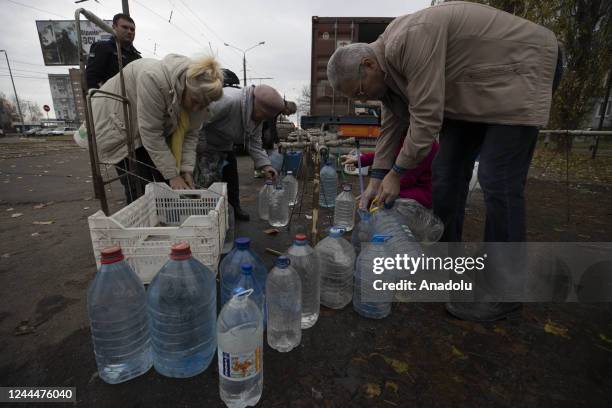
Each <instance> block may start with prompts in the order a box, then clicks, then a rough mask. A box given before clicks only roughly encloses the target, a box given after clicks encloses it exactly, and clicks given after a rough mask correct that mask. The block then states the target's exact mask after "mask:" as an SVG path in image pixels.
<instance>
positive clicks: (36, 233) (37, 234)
mask: <svg viewBox="0 0 612 408" xmlns="http://www.w3.org/2000/svg"><path fill="white" fill-rule="evenodd" d="M39 235H40V234H39V233H38V232H33V233H32V236H33V237H37V236H39Z"/></svg>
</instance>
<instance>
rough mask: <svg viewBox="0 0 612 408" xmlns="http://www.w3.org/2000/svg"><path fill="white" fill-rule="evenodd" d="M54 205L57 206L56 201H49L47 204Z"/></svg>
mask: <svg viewBox="0 0 612 408" xmlns="http://www.w3.org/2000/svg"><path fill="white" fill-rule="evenodd" d="M53 204H55V201H48V202H46V203H45V205H46V206H49V205H53Z"/></svg>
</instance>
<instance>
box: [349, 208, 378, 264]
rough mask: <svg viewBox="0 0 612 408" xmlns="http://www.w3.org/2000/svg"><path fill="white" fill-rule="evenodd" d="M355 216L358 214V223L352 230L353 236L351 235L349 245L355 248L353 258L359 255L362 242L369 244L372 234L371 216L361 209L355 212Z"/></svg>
mask: <svg viewBox="0 0 612 408" xmlns="http://www.w3.org/2000/svg"><path fill="white" fill-rule="evenodd" d="M357 214H359V219H360V221H359V223H358V224H357V226H356V227H355V229H353V234H352V235H351V243H352V244H353V248H355V256H358V255H359V253H360V252H361V245H362V244H363V243H364V242H369V241H370V240H371V239H372V234H373V233H374V232H373V231H372V230H373V228H372V214H371V213H369V212H368V211H367V210H364V209H361V208H360V209H359V210H357Z"/></svg>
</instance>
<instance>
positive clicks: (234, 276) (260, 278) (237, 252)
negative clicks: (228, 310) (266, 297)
mask: <svg viewBox="0 0 612 408" xmlns="http://www.w3.org/2000/svg"><path fill="white" fill-rule="evenodd" d="M243 264H250V265H251V266H253V272H252V273H253V277H254V279H255V281H256V282H257V284H258V285H259V287H260V288H261V293H266V290H265V288H266V276H267V275H268V269H267V268H266V265H265V264H264V263H263V261H262V260H261V258H260V257H259V256H258V255H257V253H255V251H253V250H252V249H251V239H250V238H247V237H239V238H236V240H235V241H234V249H232V250H231V251H230V252H229V253H228V254H227V255H226V256H225V257H224V258H223V260H222V261H221V263H220V264H219V275H220V284H219V286H220V289H221V290H220V292H221V306H223V305H225V304H226V303H227V301H228V300H230V298H231V297H232V291H233V290H234V289H235V288H237V287H239V286H240V279H242V268H241V266H242V265H243Z"/></svg>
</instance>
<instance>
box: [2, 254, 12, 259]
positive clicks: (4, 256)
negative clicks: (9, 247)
mask: <svg viewBox="0 0 612 408" xmlns="http://www.w3.org/2000/svg"><path fill="white" fill-rule="evenodd" d="M2 257H3V258H4V259H6V258H10V257H11V254H9V253H6V254H2Z"/></svg>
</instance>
